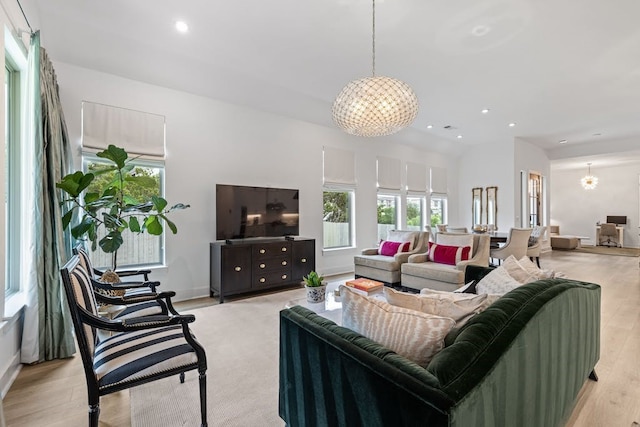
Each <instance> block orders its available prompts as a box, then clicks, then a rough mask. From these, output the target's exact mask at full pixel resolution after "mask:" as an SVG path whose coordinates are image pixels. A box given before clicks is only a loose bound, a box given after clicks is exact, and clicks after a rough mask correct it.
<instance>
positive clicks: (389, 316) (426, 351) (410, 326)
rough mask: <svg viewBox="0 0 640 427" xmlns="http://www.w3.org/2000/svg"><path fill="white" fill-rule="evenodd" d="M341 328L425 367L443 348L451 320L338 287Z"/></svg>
mask: <svg viewBox="0 0 640 427" xmlns="http://www.w3.org/2000/svg"><path fill="white" fill-rule="evenodd" d="M340 292H341V295H342V326H344V327H345V328H349V329H352V330H354V331H356V332H358V333H359V334H361V335H364V336H365V337H367V338H369V339H371V340H373V341H376V342H378V343H380V344H382V345H383V346H385V347H387V348H388V349H390V350H393V351H395V352H396V353H398V354H399V355H401V356H403V357H406V358H407V359H409V360H412V361H414V362H415V363H417V364H418V365H420V366H422V367H426V366H427V364H429V361H430V360H431V359H432V358H433V356H434V355H435V354H436V353H437V352H439V351H440V350H442V348H443V347H444V337H445V336H446V335H447V333H449V331H450V330H451V329H452V328H453V327H454V326H455V324H456V322H455V321H454V320H453V319H449V318H446V317H440V316H434V315H431V314H426V313H421V312H419V311H415V310H409V309H406V308H402V307H396V306H393V305H391V304H389V303H387V302H384V301H380V300H376V299H374V298H369V297H366V296H364V295H360V294H358V293H355V292H353V291H352V290H350V289H349V288H347V287H346V286H341V287H340Z"/></svg>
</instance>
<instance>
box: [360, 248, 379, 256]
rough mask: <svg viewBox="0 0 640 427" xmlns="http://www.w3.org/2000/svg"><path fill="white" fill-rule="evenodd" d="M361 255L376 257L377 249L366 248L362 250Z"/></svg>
mask: <svg viewBox="0 0 640 427" xmlns="http://www.w3.org/2000/svg"><path fill="white" fill-rule="evenodd" d="M362 255H378V248H366V249H363V250H362Z"/></svg>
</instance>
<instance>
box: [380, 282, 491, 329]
mask: <svg viewBox="0 0 640 427" xmlns="http://www.w3.org/2000/svg"><path fill="white" fill-rule="evenodd" d="M384 294H385V296H386V298H387V301H388V302H389V304H392V305H396V306H398V307H404V308H408V309H411V310H417V311H421V312H423V313H428V314H434V315H436V316H442V317H450V318H451V319H453V320H455V321H456V326H462V325H464V324H465V323H466V322H467V320H469V319H470V318H471V317H472V316H473V315H474V314H477V313H480V312H481V311H484V309H486V308H487V307H488V306H489V304H490V302H487V295H486V294H482V295H476V294H464V293H454V292H446V291H435V290H432V289H427V288H425V289H422V290H421V291H420V294H410V293H406V292H399V291H396V290H394V289H391V288H385V289H384Z"/></svg>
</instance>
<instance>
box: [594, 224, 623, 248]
mask: <svg viewBox="0 0 640 427" xmlns="http://www.w3.org/2000/svg"><path fill="white" fill-rule="evenodd" d="M598 244H599V245H601V246H604V245H606V246H615V247H616V248H617V247H620V241H619V240H618V229H617V228H616V225H615V224H609V223H605V224H600V237H599V238H598Z"/></svg>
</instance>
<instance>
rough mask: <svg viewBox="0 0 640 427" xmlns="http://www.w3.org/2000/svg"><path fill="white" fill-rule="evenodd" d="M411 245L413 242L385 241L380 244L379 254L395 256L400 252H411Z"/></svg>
mask: <svg viewBox="0 0 640 427" xmlns="http://www.w3.org/2000/svg"><path fill="white" fill-rule="evenodd" d="M410 245H411V242H389V241H387V240H383V241H382V242H380V247H379V248H378V253H379V254H380V255H384V256H394V255H395V254H399V253H400V252H409V246H410Z"/></svg>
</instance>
